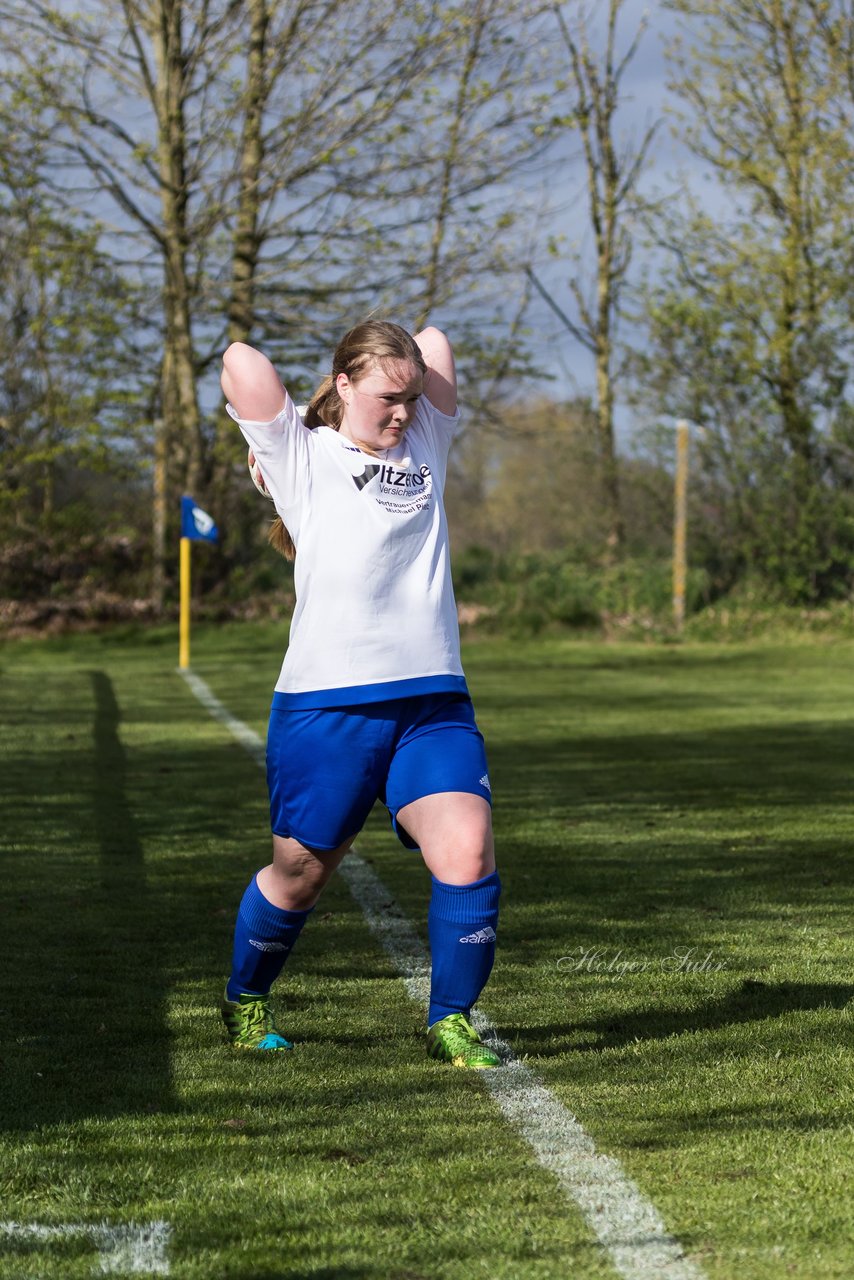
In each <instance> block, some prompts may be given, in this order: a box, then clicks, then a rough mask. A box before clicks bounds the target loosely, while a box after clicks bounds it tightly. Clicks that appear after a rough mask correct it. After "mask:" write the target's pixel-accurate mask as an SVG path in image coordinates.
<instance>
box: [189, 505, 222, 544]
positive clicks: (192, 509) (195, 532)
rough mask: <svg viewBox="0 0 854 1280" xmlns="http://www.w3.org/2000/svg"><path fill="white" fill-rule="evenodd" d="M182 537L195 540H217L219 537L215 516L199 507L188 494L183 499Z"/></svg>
mask: <svg viewBox="0 0 854 1280" xmlns="http://www.w3.org/2000/svg"><path fill="white" fill-rule="evenodd" d="M181 537H182V538H190V539H192V541H193V542H216V540H217V538H218V537H219V530H218V529H217V527H216V525H215V524H214V521H213V516H209V515H208V513H207V511H202V509H201V507H197V506H196V504H195V502H194V501H193V499H192V498H188V497H187V495H186V494H184V497H183V498H182V499H181Z"/></svg>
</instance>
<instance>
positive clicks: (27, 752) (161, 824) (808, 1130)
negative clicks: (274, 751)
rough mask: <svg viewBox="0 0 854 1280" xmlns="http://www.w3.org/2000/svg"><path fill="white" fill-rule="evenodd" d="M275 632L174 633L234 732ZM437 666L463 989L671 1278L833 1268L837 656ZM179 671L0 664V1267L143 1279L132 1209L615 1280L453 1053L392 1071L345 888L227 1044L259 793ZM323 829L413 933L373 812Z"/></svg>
mask: <svg viewBox="0 0 854 1280" xmlns="http://www.w3.org/2000/svg"><path fill="white" fill-rule="evenodd" d="M281 640H282V637H281V632H280V631H279V630H277V629H276V628H274V627H272V626H248V625H246V626H241V627H210V628H199V629H198V631H197V633H196V634H195V635H194V653H193V665H194V668H195V670H197V671H198V672H199V674H200V675H202V676H203V677H204V679H205V680H206V681H207V682H208V684H209V685H210V687H211V688H212V689H213V690H214V692H215V693H216V694H217V696H218V697H219V698H220V699H221V700H222V701H223V702H224V703H226V704H227V705H228V707H229V709H230V710H231V711H232V712H233V714H234V715H235V716H236V717H238V718H239V719H241V720H243V721H245V722H246V723H247V724H249V725H250V726H251V727H252V728H253V729H254V730H255V731H256V732H258V733H260V734H263V732H264V727H265V719H266V708H267V706H268V705H269V695H270V690H271V687H272V684H273V682H274V680H275V676H276V673H277V670H278V663H279V659H280V650H281ZM465 658H466V667H467V671H468V673H469V677H470V684H471V687H472V691H473V694H474V696H475V702H476V705H477V709H478V715H479V720H480V722H481V726H482V728H483V729H484V732H485V734H486V738H487V744H488V748H489V755H490V766H491V768H490V773H491V776H492V780H493V787H494V793H495V797H496V806H495V823H496V832H497V839H498V847H499V851H500V867H501V871H502V878H503V881H504V886H505V893H504V910H503V915H502V926H501V932H500V935H499V936H500V950H499V959H498V962H497V964H496V969H495V973H494V976H493V980H492V982H491V983H490V986H489V988H488V990H487V992H486V993H485V996H484V999H483V1002H482V1006H483V1008H484V1010H485V1011H486V1012H487V1013H488V1015H489V1016H490V1018H491V1019H492V1020H493V1022H494V1023H495V1024H496V1026H497V1027H498V1029H499V1032H500V1034H501V1035H502V1037H503V1038H504V1039H505V1040H507V1041H508V1042H509V1043H510V1044H511V1045H512V1046H513V1049H514V1052H515V1053H516V1054H517V1055H519V1056H520V1057H521V1056H524V1057H526V1060H527V1062H528V1064H529V1065H530V1066H531V1067H532V1068H533V1069H534V1070H535V1071H536V1073H537V1075H538V1076H539V1078H540V1079H541V1080H542V1081H543V1082H544V1083H545V1084H546V1085H547V1086H548V1088H549V1089H550V1090H551V1091H552V1093H553V1094H554V1096H555V1097H556V1098H557V1099H558V1100H559V1101H560V1102H561V1103H562V1104H563V1105H564V1106H565V1107H566V1108H567V1109H568V1110H569V1111H570V1112H572V1114H573V1115H574V1116H576V1117H577V1118H578V1120H579V1121H580V1123H581V1124H582V1125H583V1126H584V1128H585V1130H586V1131H587V1133H588V1134H590V1135H591V1136H592V1138H593V1139H594V1141H595V1143H596V1145H597V1148H598V1149H599V1150H600V1151H602V1152H605V1153H607V1154H608V1155H610V1156H613V1157H615V1158H616V1160H618V1161H619V1162H620V1165H621V1166H622V1168H623V1169H624V1170H625V1172H626V1174H627V1175H628V1176H629V1177H630V1178H631V1179H632V1180H633V1181H634V1183H635V1184H636V1185H637V1186H638V1187H639V1188H640V1189H641V1191H642V1193H643V1195H644V1196H646V1197H647V1198H648V1199H649V1200H650V1201H651V1202H652V1203H653V1204H654V1205H655V1206H656V1207H657V1209H658V1210H659V1212H660V1213H661V1215H662V1217H663V1219H664V1221H665V1223H666V1226H667V1229H668V1231H669V1232H671V1233H672V1234H673V1235H674V1236H675V1237H676V1238H677V1239H678V1241H679V1242H680V1243H681V1245H682V1246H683V1247H684V1249H685V1252H686V1255H687V1257H688V1259H690V1260H691V1261H692V1262H693V1263H694V1265H695V1266H696V1267H697V1268H698V1271H699V1273H700V1274H702V1275H704V1276H707V1277H709V1278H710V1280H711V1278H715V1280H760V1278H764V1277H769V1278H770V1277H774V1280H777V1278H778V1277H781V1276H800V1277H804V1278H805V1280H817V1278H822V1277H850V1276H851V1275H852V1274H854V1244H852V1241H853V1240H854V1201H853V1200H852V1196H851V1194H850V1185H851V1178H852V1157H854V1141H852V1136H853V1135H852V1117H854V1107H852V1101H853V1099H852V1093H854V1090H853V1089H852V1082H854V1003H852V1001H854V970H852V921H851V898H852V858H851V837H852V830H853V829H854V790H853V789H852V771H854V678H853V677H854V645H852V644H851V643H849V642H844V643H837V644H835V645H831V644H821V645H803V646H800V647H797V646H786V647H774V646H768V645H764V646H759V645H754V646H751V647H738V646H735V645H728V646H726V647H714V646H712V645H686V646H683V647H656V646H647V647H631V646H612V647H604V646H595V645H592V644H584V645H582V644H578V643H572V642H569V641H561V640H548V641H542V642H537V643H533V642H528V643H518V642H514V643H512V644H511V643H510V642H507V641H498V640H489V641H483V642H478V643H474V644H471V645H470V646H469V647H468V649H467V652H466V655H465ZM175 663H176V643H175V637H174V634H172V633H171V632H169V633H167V632H165V631H164V632H152V633H148V634H145V633H128V634H127V635H125V636H124V637H122V636H121V635H118V634H115V633H114V634H112V635H104V636H82V637H78V638H75V639H67V640H56V641H50V642H44V643H36V642H21V643H16V644H10V645H7V646H5V647H4V649H3V650H2V653H0V699H2V726H3V732H2V739H0V771H2V813H1V814H0V816H2V825H0V843H2V867H3V878H2V893H3V907H2V921H3V925H2V932H3V939H4V955H5V957H6V959H5V964H4V970H5V982H4V984H3V992H2V1000H0V1008H2V1026H3V1033H4V1034H3V1043H2V1051H0V1056H2V1072H3V1085H2V1096H0V1129H1V1130H2V1135H1V1136H0V1141H2V1146H1V1147H0V1187H2V1200H1V1201H0V1219H2V1223H0V1276H2V1277H15V1280H18V1278H24V1277H62V1278H63V1280H66V1278H74V1277H78V1276H91V1275H93V1274H99V1269H100V1271H105V1270H111V1271H112V1273H113V1274H125V1272H127V1273H128V1274H133V1273H135V1274H139V1271H138V1270H137V1271H134V1266H135V1264H134V1261H133V1258H134V1255H133V1251H132V1246H131V1245H128V1244H127V1241H126V1239H125V1236H124V1235H123V1234H122V1229H123V1228H124V1230H125V1232H126V1233H130V1234H131V1235H132V1233H133V1231H134V1230H136V1229H142V1228H144V1227H145V1226H146V1224H152V1223H160V1224H166V1225H165V1226H164V1227H163V1228H162V1229H163V1230H164V1231H166V1230H168V1233H169V1235H168V1241H167V1242H166V1244H165V1245H164V1248H163V1251H162V1254H161V1255H158V1256H161V1257H162V1258H163V1259H165V1261H164V1262H163V1263H162V1272H161V1273H165V1268H166V1266H167V1265H168V1267H169V1274H171V1275H172V1276H176V1277H186V1278H187V1280H191V1278H192V1280H195V1278H197V1277H198V1278H204V1280H210V1278H212V1277H217V1278H218V1277H240V1278H241V1280H250V1278H251V1280H273V1277H277V1278H278V1277H282V1278H284V1277H342V1278H349V1280H356V1278H365V1280H367V1278H368V1277H390V1278H393V1280H395V1278H396V1280H420V1278H422V1277H423V1278H425V1280H427V1278H432V1277H442V1278H447V1280H454V1278H456V1277H463V1276H465V1277H490V1278H491V1277H506V1278H508V1280H520V1278H521V1280H526V1278H527V1277H532V1278H533V1277H536V1278H543V1280H545V1278H546V1277H549V1278H557V1277H572V1278H575V1277H578V1278H579V1280H587V1278H588V1277H591V1278H592V1277H608V1276H615V1275H616V1274H617V1271H616V1270H615V1267H614V1261H613V1259H612V1257H611V1256H610V1255H609V1254H608V1253H607V1251H606V1250H604V1249H603V1248H602V1247H601V1246H600V1245H599V1244H598V1243H597V1241H596V1239H595V1238H594V1236H593V1235H592V1233H591V1231H590V1228H589V1227H588V1226H587V1224H586V1222H585V1220H584V1218H583V1216H582V1214H581V1212H580V1210H579V1209H578V1208H577V1206H576V1205H575V1204H574V1203H573V1202H572V1201H571V1200H570V1199H568V1198H567V1197H566V1196H565V1195H564V1194H563V1192H562V1191H561V1190H560V1189H559V1187H558V1186H557V1184H556V1183H555V1181H554V1179H553V1178H552V1176H551V1174H549V1173H548V1172H547V1171H546V1170H545V1169H543V1168H542V1167H541V1166H540V1165H539V1164H538V1163H537V1161H536V1160H535V1159H534V1157H533V1154H532V1152H531V1151H530V1149H529V1148H528V1146H527V1145H526V1143H525V1142H524V1141H523V1140H522V1138H521V1137H520V1136H519V1135H518V1134H517V1133H516V1132H515V1131H514V1130H513V1128H511V1127H510V1125H509V1124H508V1123H507V1121H506V1120H505V1119H504V1117H503V1116H502V1114H501V1112H500V1111H499V1110H498V1108H497V1106H496V1105H495V1102H494V1101H493V1100H492V1098H491V1096H490V1093H489V1091H488V1090H487V1089H486V1088H485V1087H484V1081H483V1080H482V1078H481V1077H479V1076H477V1075H468V1074H465V1073H463V1072H455V1071H453V1070H451V1069H448V1068H443V1067H441V1066H438V1065H436V1064H431V1063H428V1062H427V1061H426V1060H425V1057H424V1049H423V1039H422V1035H423V1028H422V1016H423V1011H422V1010H419V1009H418V1008H417V1007H416V1006H415V1005H414V1004H413V1003H412V1002H411V1000H410V999H409V998H408V996H407V994H406V991H405V989H404V986H403V984H402V982H401V981H400V980H399V978H398V977H397V976H396V974H395V972H394V969H393V967H392V964H391V962H390V960H389V958H388V956H387V955H386V954H385V952H384V951H383V950H382V949H381V948H380V946H379V944H378V943H377V942H376V941H375V939H374V938H373V937H372V936H371V935H370V934H369V933H367V931H366V929H365V927H364V924H363V921H362V917H361V914H360V912H359V910H358V908H357V906H356V905H355V903H354V902H353V900H352V898H351V896H350V894H349V892H348V890H347V888H346V886H345V885H344V884H343V883H341V881H339V880H336V881H335V882H334V883H333V885H332V886H331V887H330V889H329V890H328V892H327V895H326V896H325V897H324V899H323V902H322V905H321V906H320V907H319V908H318V910H317V912H316V914H315V917H314V919H313V920H312V922H311V924H310V926H309V927H308V928H307V929H306V931H305V933H304V934H303V937H302V939H301V940H300V944H299V948H298V950H297V951H296V952H295V954H294V957H293V959H292V961H291V962H290V963H289V968H288V970H287V973H286V978H285V979H284V980H283V982H282V983H281V985H280V987H279V999H280V1003H281V1006H282V1008H283V1009H284V1010H286V1013H285V1016H284V1017H283V1019H282V1022H283V1026H284V1027H285V1029H286V1030H287V1031H288V1033H289V1034H291V1035H292V1036H293V1038H294V1039H295V1040H297V1041H298V1042H299V1044H298V1048H297V1050H296V1051H295V1052H294V1053H293V1054H290V1055H287V1056H286V1057H285V1058H284V1060H283V1058H282V1056H279V1055H277V1056H276V1058H275V1060H273V1061H269V1060H266V1059H265V1060H261V1061H257V1060H254V1059H253V1060H249V1061H247V1060H245V1059H243V1058H240V1059H239V1060H235V1058H234V1057H232V1056H231V1055H230V1054H229V1052H228V1051H227V1049H226V1047H225V1045H224V1042H223V1038H222V1033H221V1029H220V1026H219V1023H218V1018H217V1016H216V1014H215V1011H214V1010H215V1006H216V1003H217V1001H218V998H219V995H220V991H221V987H222V983H223V980H224V977H225V973H226V968H227V960H228V954H229V948H230V934H231V927H232V920H233V914H234V910H235V908H236V904H237V902H238V900H239V897H240V895H241V893H242V890H243V887H244V884H245V882H246V880H247V879H248V877H249V875H250V874H251V872H252V871H253V870H254V869H255V868H256V867H257V866H259V865H260V864H261V863H262V862H263V861H264V860H265V859H266V856H267V836H266V834H265V832H266V829H267V810H266V795H265V787H264V780H263V776H262V774H261V771H260V770H259V769H258V766H257V764H256V763H254V762H253V760H252V759H251V758H250V757H249V756H248V755H247V754H246V753H245V752H244V751H243V750H242V749H241V747H240V746H239V745H238V744H237V743H235V742H234V741H233V739H232V738H231V737H230V736H229V735H228V733H227V732H226V731H225V729H224V728H223V727H222V726H221V725H219V724H217V723H216V722H215V721H214V720H212V719H211V718H210V717H209V716H208V715H207V714H206V712H205V711H204V710H203V708H202V707H201V706H200V705H199V703H198V702H197V701H196V700H195V699H194V697H193V696H192V694H191V692H190V690H189V689H188V688H187V686H186V685H185V683H184V682H183V681H182V680H180V678H179V677H178V676H177V675H176V673H175V669H174V668H175ZM359 848H360V852H361V855H362V856H363V857H364V858H365V859H366V860H368V861H369V862H370V865H371V866H372V867H373V868H374V870H375V871H376V872H377V873H378V874H379V875H380V877H381V879H382V881H383V882H384V884H385V885H386V886H387V887H388V889H389V891H390V893H391V894H392V895H393V897H394V899H395V900H396V902H397V903H398V904H399V905H400V906H401V907H402V909H403V911H404V912H405V913H406V915H407V916H408V917H409V918H410V919H411V920H412V922H413V923H414V925H415V926H416V928H417V929H418V931H419V933H420V934H421V935H422V937H426V929H425V913H426V900H427V892H428V885H427V877H426V874H425V872H424V870H423V867H422V866H421V864H420V861H419V860H418V858H417V856H416V855H409V854H407V853H406V852H405V851H404V850H402V849H401V848H400V847H398V846H397V845H396V843H395V842H394V841H393V839H392V837H391V835H390V833H389V831H388V826H387V820H386V818H385V816H384V815H383V814H382V813H380V812H376V813H375V814H374V815H373V817H372V819H371V821H370V824H369V826H368V828H367V829H366V831H365V833H364V834H363V836H362V837H361V839H360V842H359ZM846 1187H848V1188H849V1189H848V1190H847V1191H846ZM123 1249H124V1250H125V1252H124V1253H123V1252H122V1250H123ZM152 1256H153V1255H152ZM122 1259H124V1261H123V1260H122Z"/></svg>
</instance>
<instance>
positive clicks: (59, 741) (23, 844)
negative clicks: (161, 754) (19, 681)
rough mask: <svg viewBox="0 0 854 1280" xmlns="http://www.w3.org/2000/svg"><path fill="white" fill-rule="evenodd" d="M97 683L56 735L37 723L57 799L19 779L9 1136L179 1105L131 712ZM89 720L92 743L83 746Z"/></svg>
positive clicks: (61, 710)
mask: <svg viewBox="0 0 854 1280" xmlns="http://www.w3.org/2000/svg"><path fill="white" fill-rule="evenodd" d="M88 676H89V680H90V694H89V696H88V697H87V695H86V693H85V690H84V689H83V688H82V686H83V684H84V682H83V681H82V680H79V679H78V681H77V683H76V686H73V687H72V691H69V689H68V681H67V680H66V689H65V692H66V696H67V697H68V698H69V705H66V704H65V703H64V702H62V701H57V703H55V704H54V706H53V708H52V716H51V717H50V723H51V731H50V733H48V732H47V731H46V730H45V729H44V728H42V727H41V726H42V725H44V723H45V720H46V715H45V709H44V706H42V707H41V708H34V709H33V710H32V713H31V715H29V716H27V715H26V712H25V725H26V723H27V722H28V723H29V728H30V732H31V734H32V735H33V736H32V738H31V741H30V748H31V750H32V751H33V754H34V757H38V758H39V760H40V763H41V764H42V765H43V767H44V768H45V771H46V777H45V776H44V775H43V776H42V778H41V779H39V782H40V783H41V785H44V783H45V781H46V780H47V779H49V778H50V777H51V776H52V778H53V781H54V783H55V787H56V791H55V793H54V794H53V795H48V794H42V795H38V794H35V793H33V792H32V790H29V791H28V790H27V788H28V787H30V788H31V787H32V784H33V781H34V779H32V778H31V777H30V776H25V775H26V773H27V771H26V770H23V771H19V774H18V778H17V782H18V785H19V786H20V787H21V788H22V793H19V794H18V801H19V805H20V808H21V809H22V810H23V811H24V812H23V815H22V817H23V819H24V821H23V822H22V823H21V824H20V825H19V826H18V831H19V834H20V837H21V841H20V844H19V845H18V849H19V850H23V851H24V856H23V857H19V858H18V859H16V860H14V861H13V862H12V863H11V864H10V865H9V866H8V869H7V878H6V886H5V888H6V891H7V893H10V894H11V897H12V901H13V903H14V906H13V909H12V910H11V911H10V912H9V913H8V915H7V921H6V927H5V932H6V944H7V947H8V948H9V953H10V954H11V955H12V956H14V957H16V960H17V963H16V964H15V965H13V966H12V971H13V972H14V974H15V980H14V982H13V983H12V984H11V990H9V991H7V995H6V1000H5V1001H4V1004H6V1005H7V1007H8V1006H12V1007H11V1009H10V1013H11V1021H12V1026H13V1031H14V1037H13V1042H12V1043H9V1042H8V1041H7V1044H6V1046H5V1049H4V1054H3V1058H4V1073H5V1082H4V1089H3V1091H2V1101H0V1126H2V1127H4V1128H7V1129H19V1128H26V1129H30V1128H33V1127H36V1126H38V1125H40V1124H46V1123H48V1124H49V1123H54V1122H57V1121H64V1120H70V1119H75V1118H79V1117H82V1116H85V1115H95V1116H107V1115H115V1114H118V1113H121V1112H128V1111H147V1110H148V1111H150V1110H154V1109H157V1110H160V1109H163V1108H164V1107H168V1106H169V1104H170V1100H171V1081H170V1069H169V1036H168V1033H167V1030H166V1026H165V987H166V979H165V976H164V972H163V968H162V955H161V948H160V947H159V945H158V942H157V940H156V938H155V937H154V936H153V930H152V927H151V922H152V920H153V919H156V905H155V904H153V903H152V895H151V890H150V888H149V885H148V879H147V873H146V866H145V859H144V852H143V847H142V844H141V842H140V839H139V835H138V831H137V823H136V821H135V818H134V814H133V812H132V810H131V807H130V803H129V800H128V794H127V760H126V755H125V749H124V746H123V744H122V741H121V737H120V734H119V728H120V723H121V712H120V709H119V705H118V702H117V700H116V696H115V692H114V689H113V685H112V682H111V680H110V678H109V676H108V675H107V674H106V673H105V672H104V671H92V672H89V673H88ZM84 708H85V712H87V713H88V714H89V715H90V716H91V734H92V737H91V742H90V743H89V744H82V745H81V743H80V741H79V738H80V732H79V731H80V727H81V725H82V723H83V714H81V713H82V712H83V711H84ZM90 708H91V710H90ZM72 744H73V745H72ZM52 753H53V754H54V759H55V765H51V764H50V763H48V762H49V761H50V758H51V754H52ZM19 763H20V761H19ZM36 785H38V782H37V783H36ZM28 855H29V856H28ZM9 975H10V970H9V969H7V971H6V978H7V980H8V979H9Z"/></svg>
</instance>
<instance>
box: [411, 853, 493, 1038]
mask: <svg viewBox="0 0 854 1280" xmlns="http://www.w3.org/2000/svg"><path fill="white" fill-rule="evenodd" d="M500 895H501V881H500V880H499V878H498V872H497V871H493V872H492V874H491V875H488V876H484V878H483V879H482V880H475V881H474V883H473V884H444V883H443V882H442V881H441V880H437V879H436V877H435V876H434V877H433V892H432V895H431V897H430V911H429V914H428V916H427V926H428V929H429V932H430V951H431V954H432V958H433V972H432V975H431V979H430V1009H429V1012H428V1014H427V1025H428V1026H429V1027H432V1025H433V1023H434V1022H438V1020H439V1019H440V1018H446V1017H447V1016H448V1014H449V1013H464V1014H465V1015H466V1017H468V1015H469V1013H470V1012H471V1007H472V1005H473V1004H474V1003H475V1001H476V1000H477V998H478V996H479V995H480V993H481V991H482V990H483V988H484V987H485V986H486V980H487V978H488V977H489V975H490V972H491V971H492V962H493V960H494V959H495V930H496V927H497V925H498V899H499V897H500Z"/></svg>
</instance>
